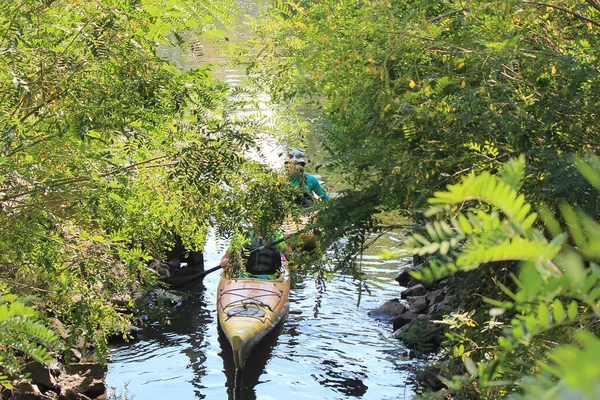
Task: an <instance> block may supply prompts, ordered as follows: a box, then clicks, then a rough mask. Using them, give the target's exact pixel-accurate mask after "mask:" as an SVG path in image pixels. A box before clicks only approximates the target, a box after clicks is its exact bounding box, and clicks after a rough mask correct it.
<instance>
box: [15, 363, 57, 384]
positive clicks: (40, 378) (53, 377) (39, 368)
mask: <svg viewBox="0 0 600 400" xmlns="http://www.w3.org/2000/svg"><path fill="white" fill-rule="evenodd" d="M61 370H62V368H61V365H60V364H59V363H58V362H53V363H51V364H48V365H44V364H42V363H40V362H39V361H32V362H30V363H27V364H25V366H24V367H23V372H24V373H27V374H29V379H30V380H31V381H32V382H35V384H36V385H37V386H40V385H41V386H43V387H45V388H46V389H56V388H57V387H58V377H59V376H60V374H61Z"/></svg>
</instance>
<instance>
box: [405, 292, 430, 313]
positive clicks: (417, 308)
mask: <svg viewBox="0 0 600 400" xmlns="http://www.w3.org/2000/svg"><path fill="white" fill-rule="evenodd" d="M407 300H408V304H410V307H409V311H410V312H411V313H412V314H421V313H423V312H425V311H426V310H427V306H428V303H427V298H426V297H425V296H415V297H409V298H408V299H407Z"/></svg>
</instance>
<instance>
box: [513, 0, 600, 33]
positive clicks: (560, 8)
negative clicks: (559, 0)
mask: <svg viewBox="0 0 600 400" xmlns="http://www.w3.org/2000/svg"><path fill="white" fill-rule="evenodd" d="M586 1H587V2H588V3H590V4H591V5H592V7H594V5H593V4H592V2H593V3H596V2H595V1H594V0H589V1H588V0H586ZM523 3H529V4H533V5H536V6H542V7H550V8H554V9H555V10H559V11H562V12H564V13H567V14H569V15H572V16H574V17H575V18H579V19H581V20H583V21H585V22H589V23H590V24H592V25H595V26H598V27H600V22H596V21H594V20H593V19H589V18H588V17H586V16H584V15H581V14H579V13H576V12H575V11H571V10H569V9H568V8H564V7H560V6H555V5H553V4H548V3H541V2H539V1H532V0H523ZM594 8H596V7H594ZM599 11H600V9H599Z"/></svg>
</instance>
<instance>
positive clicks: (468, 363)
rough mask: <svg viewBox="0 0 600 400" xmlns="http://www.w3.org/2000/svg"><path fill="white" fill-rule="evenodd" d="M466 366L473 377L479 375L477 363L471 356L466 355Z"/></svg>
mask: <svg viewBox="0 0 600 400" xmlns="http://www.w3.org/2000/svg"><path fill="white" fill-rule="evenodd" d="M465 368H466V369H467V372H469V374H471V375H472V376H473V377H475V378H476V377H477V376H478V375H479V371H478V370H477V365H475V363H474V362H473V360H472V359H471V357H465Z"/></svg>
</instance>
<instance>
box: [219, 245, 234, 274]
mask: <svg viewBox="0 0 600 400" xmlns="http://www.w3.org/2000/svg"><path fill="white" fill-rule="evenodd" d="M230 259H231V249H227V251H226V252H225V254H224V255H223V257H221V262H220V263H219V266H221V267H222V268H224V269H227V267H229V260H230Z"/></svg>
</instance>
